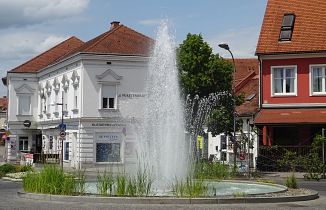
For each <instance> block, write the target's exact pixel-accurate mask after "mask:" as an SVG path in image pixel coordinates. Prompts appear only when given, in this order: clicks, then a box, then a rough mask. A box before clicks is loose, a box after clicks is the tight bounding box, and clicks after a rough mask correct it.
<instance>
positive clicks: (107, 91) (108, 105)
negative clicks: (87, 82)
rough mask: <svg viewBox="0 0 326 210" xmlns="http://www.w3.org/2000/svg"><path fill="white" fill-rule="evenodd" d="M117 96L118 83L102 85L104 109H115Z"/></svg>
mask: <svg viewBox="0 0 326 210" xmlns="http://www.w3.org/2000/svg"><path fill="white" fill-rule="evenodd" d="M116 97H117V87H116V85H103V86H102V108H103V109H115V108H116V103H117V100H116Z"/></svg>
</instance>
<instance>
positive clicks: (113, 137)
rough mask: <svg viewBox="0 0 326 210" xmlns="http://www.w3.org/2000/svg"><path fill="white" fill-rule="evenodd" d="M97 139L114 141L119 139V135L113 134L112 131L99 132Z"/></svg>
mask: <svg viewBox="0 0 326 210" xmlns="http://www.w3.org/2000/svg"><path fill="white" fill-rule="evenodd" d="M97 140H99V141H116V140H119V135H118V134H113V133H100V134H98V135H97Z"/></svg>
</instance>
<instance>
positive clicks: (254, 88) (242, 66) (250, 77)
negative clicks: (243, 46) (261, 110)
mask: <svg viewBox="0 0 326 210" xmlns="http://www.w3.org/2000/svg"><path fill="white" fill-rule="evenodd" d="M234 62H235V66H236V73H235V84H236V86H235V91H236V94H237V95H240V94H241V95H243V96H244V99H247V98H248V97H251V98H250V100H245V102H244V103H243V104H242V105H240V106H237V107H236V111H237V113H238V115H239V116H248V115H253V114H255V113H256V112H257V111H258V107H259V106H258V92H259V77H258V71H259V63H258V60H257V59H254V58H253V59H238V58H237V59H234Z"/></svg>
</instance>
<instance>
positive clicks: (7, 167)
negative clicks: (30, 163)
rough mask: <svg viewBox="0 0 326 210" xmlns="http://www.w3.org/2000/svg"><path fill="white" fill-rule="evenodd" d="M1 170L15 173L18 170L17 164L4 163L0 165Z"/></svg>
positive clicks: (5, 172)
mask: <svg viewBox="0 0 326 210" xmlns="http://www.w3.org/2000/svg"><path fill="white" fill-rule="evenodd" d="M0 172H3V173H4V174H7V173H14V172H16V166H15V165H12V164H9V163H6V164H3V165H1V166H0Z"/></svg>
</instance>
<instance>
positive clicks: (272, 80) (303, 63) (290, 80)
mask: <svg viewBox="0 0 326 210" xmlns="http://www.w3.org/2000/svg"><path fill="white" fill-rule="evenodd" d="M324 9H326V1H320V0H311V1H304V0H287V1H284V0H268V3H267V7H266V12H265V16H264V20H263V24H262V27H261V32H260V36H259V40H258V45H257V49H256V55H257V56H258V59H259V61H260V84H261V85H260V101H259V104H260V108H261V110H260V112H259V113H258V114H257V116H256V119H255V124H256V125H257V126H258V127H259V128H260V129H261V130H262V136H261V138H260V139H261V142H260V144H261V145H268V146H270V145H283V146H288V145H291V146H302V145H310V143H311V142H312V140H313V138H314V136H315V135H316V134H317V133H319V134H320V133H321V130H322V128H325V127H326V118H325V117H323V116H324V114H325V113H326V36H325V33H326V14H325V12H324V11H323V10H324Z"/></svg>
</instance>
